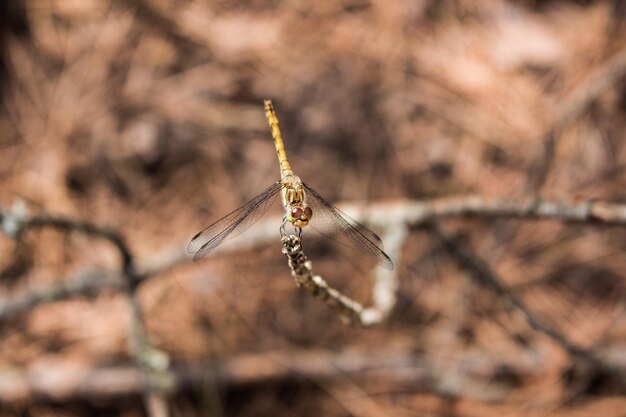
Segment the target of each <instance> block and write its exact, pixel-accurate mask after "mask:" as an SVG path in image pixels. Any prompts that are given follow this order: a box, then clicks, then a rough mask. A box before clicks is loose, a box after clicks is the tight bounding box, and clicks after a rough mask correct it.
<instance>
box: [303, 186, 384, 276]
mask: <svg viewBox="0 0 626 417" xmlns="http://www.w3.org/2000/svg"><path fill="white" fill-rule="evenodd" d="M303 186H304V188H305V190H306V192H307V204H308V205H309V206H311V208H312V209H313V218H312V219H311V223H309V225H310V226H311V227H313V228H314V229H315V230H317V231H318V232H320V233H321V234H323V235H324V236H326V237H329V238H331V239H334V240H336V241H338V242H339V243H341V244H343V245H345V246H347V247H349V248H352V249H355V250H357V251H359V252H361V253H362V254H364V255H365V256H367V257H369V258H371V259H373V260H374V261H376V263H377V264H378V265H380V266H382V267H383V268H385V269H388V270H392V269H393V262H392V261H391V259H390V258H389V256H387V254H386V253H385V252H384V248H383V242H382V241H381V240H380V238H379V237H378V236H377V235H376V233H374V232H372V231H371V230H369V229H368V228H367V227H365V226H363V225H362V224H361V223H359V222H357V221H356V220H354V219H353V218H352V217H350V216H348V215H347V214H346V213H344V212H343V211H341V210H339V209H338V208H337V207H335V206H333V205H332V204H330V203H329V202H328V201H326V200H324V198H323V197H322V196H320V195H319V193H318V192H317V191H315V190H314V189H312V188H311V187H309V186H308V185H306V184H303Z"/></svg>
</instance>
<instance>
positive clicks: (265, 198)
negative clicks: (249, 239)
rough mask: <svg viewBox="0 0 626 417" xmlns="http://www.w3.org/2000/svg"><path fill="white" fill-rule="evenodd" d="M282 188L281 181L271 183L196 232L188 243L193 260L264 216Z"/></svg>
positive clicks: (188, 250) (188, 249) (206, 253)
mask: <svg viewBox="0 0 626 417" xmlns="http://www.w3.org/2000/svg"><path fill="white" fill-rule="evenodd" d="M280 189H281V184H280V182H276V183H274V184H272V185H270V186H269V187H268V188H267V189H266V190H265V191H263V192H262V193H261V194H259V195H258V196H256V197H254V198H253V199H252V200H250V201H249V202H248V203H246V204H245V205H243V206H241V207H239V208H238V209H236V210H234V211H232V212H231V213H229V214H227V215H226V216H224V217H222V218H221V219H219V220H217V221H216V222H215V223H213V224H212V225H210V226H209V227H207V228H206V229H204V230H202V231H201V232H199V233H198V234H196V235H195V236H194V237H193V238H192V239H191V242H189V245H187V252H188V253H195V255H194V257H193V260H194V261H197V260H198V259H200V258H202V257H203V256H205V255H208V254H209V253H210V252H211V251H212V250H213V249H215V248H216V247H218V246H219V245H221V244H222V243H224V242H225V241H227V240H228V239H230V238H233V237H235V236H237V235H239V234H240V233H242V232H243V231H245V230H246V229H248V228H249V227H250V226H252V225H253V224H254V223H255V222H256V221H257V220H259V219H260V218H261V216H263V214H264V213H265V212H266V211H267V209H268V207H269V206H271V205H272V202H273V201H274V199H275V198H276V195H277V194H278V192H279V191H280Z"/></svg>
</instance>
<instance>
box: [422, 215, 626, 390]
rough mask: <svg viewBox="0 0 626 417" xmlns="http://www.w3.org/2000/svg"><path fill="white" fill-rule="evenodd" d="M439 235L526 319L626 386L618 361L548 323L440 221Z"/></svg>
mask: <svg viewBox="0 0 626 417" xmlns="http://www.w3.org/2000/svg"><path fill="white" fill-rule="evenodd" d="M429 229H430V230H432V231H433V232H434V233H435V234H436V235H437V237H438V238H439V239H440V240H441V242H442V243H443V244H444V246H445V247H446V249H447V250H448V251H449V252H450V254H452V255H453V256H454V257H455V258H456V260H457V262H458V263H459V265H461V266H462V267H463V268H465V269H466V270H467V271H469V272H470V273H471V277H473V278H474V279H475V280H476V282H478V283H479V284H480V285H483V286H486V287H488V288H489V289H491V290H492V291H493V292H494V293H496V295H497V296H498V297H500V298H501V299H502V300H504V301H505V302H507V303H509V304H510V305H512V306H514V307H515V308H516V309H517V310H518V311H519V312H521V313H522V314H523V315H524V317H525V318H526V321H527V322H528V324H529V325H530V327H532V328H533V329H535V330H536V331H538V332H540V333H542V334H544V335H546V336H548V337H549V338H550V339H552V340H553V341H554V342H556V343H557V344H558V345H559V346H561V347H562V348H563V349H564V350H565V351H567V352H568V353H569V354H570V355H572V356H574V357H576V358H578V359H581V360H583V361H585V362H586V363H588V364H590V365H592V366H593V367H594V368H595V369H597V370H599V371H602V372H603V373H605V374H606V375H611V376H613V377H615V378H616V379H617V380H618V381H619V383H620V384H622V386H623V387H626V375H624V373H623V372H620V371H618V370H617V369H616V368H615V366H614V365H612V364H609V363H606V362H605V360H604V359H602V358H601V357H599V356H597V355H596V353H594V352H592V351H591V350H587V349H584V348H581V347H579V346H577V345H575V344H574V343H572V342H571V341H570V340H568V339H567V338H566V337H565V336H563V335H562V334H561V333H559V332H558V331H557V330H556V329H555V328H553V327H552V326H550V325H549V324H548V323H546V322H545V321H543V320H542V319H540V318H539V317H538V316H537V315H535V313H533V312H532V310H531V309H530V308H529V307H528V306H527V305H526V304H525V303H524V302H523V301H522V299H521V298H519V297H518V296H517V295H515V294H514V293H512V292H511V291H509V290H508V289H507V288H506V287H505V286H504V285H503V284H502V281H501V279H500V278H499V277H497V276H496V274H495V273H494V272H493V271H492V270H491V268H490V267H489V266H488V265H487V263H485V262H484V261H482V260H481V259H479V258H478V257H477V256H476V255H474V254H473V253H471V251H470V250H469V249H466V248H464V247H463V246H461V245H460V244H459V243H458V242H457V240H456V239H455V238H454V237H452V236H451V235H450V234H448V233H447V232H446V231H445V230H444V229H443V228H441V227H440V226H439V225H437V224H432V225H430V227H429Z"/></svg>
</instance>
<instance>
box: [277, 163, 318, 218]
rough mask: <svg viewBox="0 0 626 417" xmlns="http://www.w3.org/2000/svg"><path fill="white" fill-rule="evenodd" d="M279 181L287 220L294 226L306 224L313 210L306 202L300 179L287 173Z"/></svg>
mask: <svg viewBox="0 0 626 417" xmlns="http://www.w3.org/2000/svg"><path fill="white" fill-rule="evenodd" d="M281 183H282V186H283V189H282V198H283V207H285V212H286V218H287V221H288V222H289V223H292V224H293V225H294V226H295V227H304V226H306V225H308V224H309V220H311V217H312V216H313V210H312V209H311V207H309V206H308V205H307V204H306V193H305V191H304V187H303V186H302V181H300V178H298V177H297V176H295V175H287V176H284V177H283V178H282V180H281Z"/></svg>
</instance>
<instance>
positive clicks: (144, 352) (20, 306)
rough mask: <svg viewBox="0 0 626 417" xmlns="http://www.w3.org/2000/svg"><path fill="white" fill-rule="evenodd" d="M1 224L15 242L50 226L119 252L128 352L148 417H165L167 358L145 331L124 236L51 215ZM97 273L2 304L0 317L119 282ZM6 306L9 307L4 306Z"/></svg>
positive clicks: (12, 217)
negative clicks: (109, 245) (107, 244)
mask: <svg viewBox="0 0 626 417" xmlns="http://www.w3.org/2000/svg"><path fill="white" fill-rule="evenodd" d="M0 222H1V223H2V225H3V226H4V228H3V229H4V230H5V232H6V231H7V224H8V225H10V226H11V228H12V230H10V232H11V233H12V234H14V235H15V236H16V237H17V238H18V239H19V238H20V237H21V236H22V235H23V234H24V233H26V232H27V231H28V230H30V229H36V228H42V227H50V228H55V229H59V230H63V231H76V232H80V233H84V234H86V235H88V236H93V237H98V238H103V239H106V240H108V241H109V242H111V243H112V244H113V245H114V246H115V247H116V249H117V250H118V251H119V253H120V256H121V261H122V262H121V263H122V267H121V269H120V271H119V273H118V274H117V275H118V276H121V277H123V278H124V283H125V285H123V286H121V288H122V289H123V290H124V293H125V294H126V298H127V301H128V304H129V306H130V311H131V320H130V322H131V328H130V329H129V342H130V345H131V346H130V348H131V349H130V350H131V354H132V356H133V359H134V360H135V363H136V364H137V366H138V367H139V369H140V370H141V371H142V375H143V378H144V379H145V383H146V386H147V391H146V393H145V395H144V403H145V406H146V409H147V411H148V415H150V416H151V417H167V415H168V413H167V401H166V399H165V394H166V391H167V390H168V388H169V384H168V382H169V378H168V366H169V361H168V359H167V357H166V356H165V355H164V354H163V353H160V352H158V351H156V350H155V349H153V348H152V346H151V345H150V342H149V339H148V335H147V331H146V328H145V324H144V320H143V315H142V311H141V306H140V305H139V301H138V299H137V288H138V286H139V283H140V277H139V276H138V275H137V273H136V271H135V265H134V256H133V254H132V252H131V250H130V248H129V247H128V245H127V244H126V241H125V240H124V238H123V236H122V235H121V234H119V233H117V232H115V231H114V230H111V229H108V228H104V227H99V226H96V225H94V224H92V223H89V222H84V221H79V220H74V219H69V218H66V217H61V216H50V215H47V214H42V215H38V216H33V217H27V216H23V213H11V212H3V213H0ZM97 275H98V273H92V272H86V273H84V274H83V275H80V276H79V277H78V278H75V279H73V280H69V281H66V282H64V283H63V284H61V285H60V286H56V287H52V288H48V289H41V290H38V291H36V292H34V293H29V294H27V295H26V296H24V297H20V298H18V299H16V300H14V301H12V302H11V303H6V304H4V305H3V304H2V303H1V302H0V317H4V318H6V317H7V316H10V315H14V314H16V313H19V312H24V311H27V310H28V309H31V308H33V307H34V306H36V305H37V304H39V303H41V302H44V301H56V300H59V299H62V298H65V297H68V296H70V295H77V294H85V293H87V294H88V293H89V292H90V291H93V290H94V289H98V290H102V289H103V288H104V287H105V286H108V285H110V286H111V287H115V286H117V285H119V283H115V284H114V283H113V280H111V279H110V280H108V281H110V282H106V284H104V283H101V282H98V280H97V279H96V280H94V278H99V277H98V276H97ZM100 275H105V277H107V276H108V275H111V273H106V274H105V273H102V272H100ZM7 304H8V305H7Z"/></svg>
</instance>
